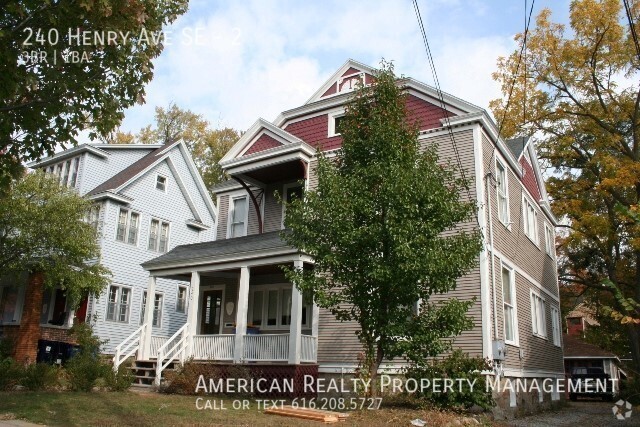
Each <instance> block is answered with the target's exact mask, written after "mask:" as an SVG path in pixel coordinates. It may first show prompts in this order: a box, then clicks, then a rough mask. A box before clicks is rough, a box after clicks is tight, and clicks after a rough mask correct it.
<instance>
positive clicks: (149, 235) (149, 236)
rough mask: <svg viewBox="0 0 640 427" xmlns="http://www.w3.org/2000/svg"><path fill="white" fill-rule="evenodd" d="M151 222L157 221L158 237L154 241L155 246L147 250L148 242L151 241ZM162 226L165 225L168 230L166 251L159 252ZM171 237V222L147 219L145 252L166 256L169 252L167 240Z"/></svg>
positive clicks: (155, 218) (153, 217)
mask: <svg viewBox="0 0 640 427" xmlns="http://www.w3.org/2000/svg"><path fill="white" fill-rule="evenodd" d="M153 221H158V237H157V241H156V245H155V247H154V248H153V249H149V240H150V239H151V223H152V222H153ZM162 224H167V225H168V226H169V229H168V230H167V250H166V251H164V252H160V235H161V234H162ZM170 236H171V221H167V220H166V219H162V218H158V217H155V216H152V217H151V218H149V223H148V229H147V250H148V251H151V252H157V253H161V254H166V253H167V252H169V240H170Z"/></svg>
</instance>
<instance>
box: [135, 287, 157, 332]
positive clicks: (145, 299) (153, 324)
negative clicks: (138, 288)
mask: <svg viewBox="0 0 640 427" xmlns="http://www.w3.org/2000/svg"><path fill="white" fill-rule="evenodd" d="M146 308H147V291H144V292H143V293H142V308H141V309H140V324H141V325H142V324H143V323H144V313H145V309H146ZM151 324H152V326H155V327H158V328H159V327H160V326H161V325H162V294H155V298H154V300H153V321H152V322H151Z"/></svg>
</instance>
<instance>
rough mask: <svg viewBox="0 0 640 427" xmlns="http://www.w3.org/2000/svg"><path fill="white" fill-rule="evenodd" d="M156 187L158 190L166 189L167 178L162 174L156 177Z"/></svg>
mask: <svg viewBox="0 0 640 427" xmlns="http://www.w3.org/2000/svg"><path fill="white" fill-rule="evenodd" d="M156 188H157V189H158V190H161V191H166V190H167V178H166V177H164V176H162V175H158V176H157V178H156Z"/></svg>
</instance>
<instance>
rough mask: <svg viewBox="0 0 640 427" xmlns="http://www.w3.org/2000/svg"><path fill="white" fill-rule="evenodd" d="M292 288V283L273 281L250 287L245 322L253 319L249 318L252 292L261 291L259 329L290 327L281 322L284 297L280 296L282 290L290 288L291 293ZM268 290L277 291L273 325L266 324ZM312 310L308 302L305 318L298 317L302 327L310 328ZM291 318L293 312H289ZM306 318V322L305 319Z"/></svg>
mask: <svg viewBox="0 0 640 427" xmlns="http://www.w3.org/2000/svg"><path fill="white" fill-rule="evenodd" d="M293 288H294V285H292V284H291V283H274V284H270V285H259V286H256V287H254V288H251V290H250V291H249V305H248V309H247V324H249V323H251V322H252V320H253V319H251V318H252V317H253V294H254V293H255V292H261V291H262V292H263V296H262V325H260V326H258V328H260V330H261V331H263V330H267V331H269V330H283V329H289V328H290V327H291V325H290V324H289V325H283V324H282V307H283V304H282V303H283V301H284V299H283V298H282V291H283V290H289V289H291V292H292V294H293ZM269 291H278V308H277V314H276V324H275V325H267V315H268V313H267V311H268V304H267V301H268V298H267V295H268V293H269ZM302 303H303V305H304V296H303V301H302ZM312 312H313V304H309V306H308V307H307V319H300V321H301V325H302V328H303V329H310V328H311V322H312V321H313V319H312V316H313V314H312ZM291 318H292V319H293V313H292V314H291ZM306 320H308V322H307V321H306Z"/></svg>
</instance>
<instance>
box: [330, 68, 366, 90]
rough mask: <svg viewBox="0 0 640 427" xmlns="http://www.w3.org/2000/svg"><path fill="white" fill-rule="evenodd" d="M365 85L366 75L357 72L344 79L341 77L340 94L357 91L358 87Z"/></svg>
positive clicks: (339, 82) (338, 86)
mask: <svg viewBox="0 0 640 427" xmlns="http://www.w3.org/2000/svg"><path fill="white" fill-rule="evenodd" d="M363 84H364V73H363V72H357V73H353V74H349V75H347V76H344V77H340V78H339V79H338V82H337V88H338V92H340V93H342V92H350V91H352V90H355V89H356V88H357V87H358V85H363Z"/></svg>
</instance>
